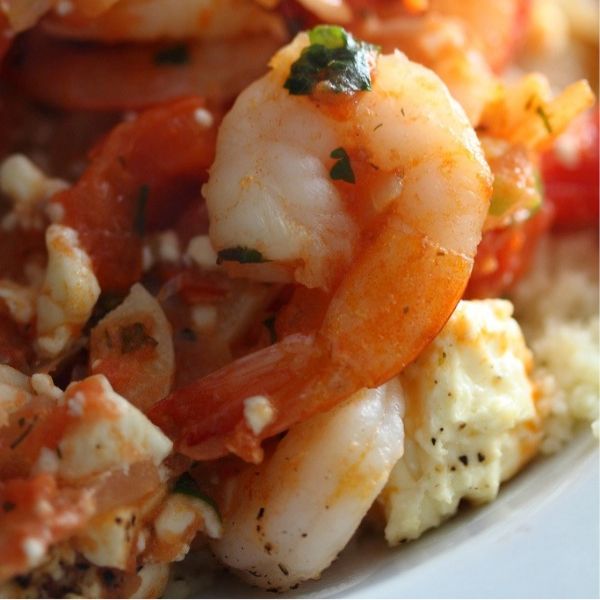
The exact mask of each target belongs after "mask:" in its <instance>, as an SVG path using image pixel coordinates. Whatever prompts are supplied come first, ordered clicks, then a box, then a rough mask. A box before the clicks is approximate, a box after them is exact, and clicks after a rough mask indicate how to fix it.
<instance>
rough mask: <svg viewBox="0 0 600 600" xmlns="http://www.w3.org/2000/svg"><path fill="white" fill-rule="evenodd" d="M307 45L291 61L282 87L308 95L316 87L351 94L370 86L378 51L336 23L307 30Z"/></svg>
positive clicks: (294, 92)
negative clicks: (297, 56) (287, 75)
mask: <svg viewBox="0 0 600 600" xmlns="http://www.w3.org/2000/svg"><path fill="white" fill-rule="evenodd" d="M308 37H309V40H310V45H309V46H307V47H306V48H304V50H302V53H301V54H300V58H298V60H296V61H295V62H294V63H293V64H292V68H291V70H290V76H289V77H288V79H287V80H286V82H285V84H284V87H285V89H287V90H289V92H290V94H292V95H307V94H310V93H312V92H313V90H314V89H315V87H317V86H319V88H323V89H324V90H326V91H330V92H335V93H344V94H350V93H353V92H360V91H368V90H370V89H371V66H372V64H373V63H374V61H375V57H376V55H377V53H378V52H379V48H378V47H377V46H373V45H372V44H367V43H366V42H362V41H360V40H356V39H354V37H353V36H352V35H351V34H350V33H348V32H347V31H345V30H344V29H343V28H342V27H338V26H336V25H318V26H317V27H315V28H314V29H312V30H311V31H310V32H309V34H308Z"/></svg>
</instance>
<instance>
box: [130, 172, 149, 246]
mask: <svg viewBox="0 0 600 600" xmlns="http://www.w3.org/2000/svg"><path fill="white" fill-rule="evenodd" d="M149 193H150V188H149V187H148V186H147V185H146V184H145V183H144V184H143V185H142V186H140V189H139V191H138V197H137V206H136V209H135V216H134V218H133V229H134V231H135V232H136V233H137V234H138V235H139V236H140V237H142V236H143V235H144V233H146V205H147V204H148V194H149Z"/></svg>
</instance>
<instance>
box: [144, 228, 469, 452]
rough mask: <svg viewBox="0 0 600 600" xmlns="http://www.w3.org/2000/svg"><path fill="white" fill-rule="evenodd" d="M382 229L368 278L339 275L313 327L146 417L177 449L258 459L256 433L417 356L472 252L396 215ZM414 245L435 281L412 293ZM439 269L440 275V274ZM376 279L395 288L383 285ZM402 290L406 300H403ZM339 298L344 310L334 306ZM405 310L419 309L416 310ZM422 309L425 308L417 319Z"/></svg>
mask: <svg viewBox="0 0 600 600" xmlns="http://www.w3.org/2000/svg"><path fill="white" fill-rule="evenodd" d="M394 230H395V232H396V233H395V234H394V233H393V231H394ZM388 231H389V232H390V233H389V234H386V235H383V236H379V237H378V238H377V240H376V241H375V242H373V247H371V248H370V251H369V252H367V253H365V257H364V258H363V259H362V260H360V261H359V262H358V264H357V265H356V268H355V271H354V273H353V274H352V277H354V276H356V277H358V278H362V277H364V276H365V275H366V273H367V272H368V273H369V274H370V277H371V278H372V285H371V286H367V287H366V288H365V286H358V287H357V286H356V285H355V284H353V282H352V281H347V282H344V283H343V284H342V285H341V286H340V288H339V289H338V290H337V293H336V294H335V296H334V298H333V300H332V303H331V305H330V308H329V310H328V311H327V315H326V317H325V322H324V325H323V328H322V329H321V330H320V331H319V333H318V334H317V335H301V334H295V335H290V336H288V337H286V338H284V339H283V340H282V341H281V342H279V343H276V344H274V345H272V346H269V347H268V348H264V349H263V350H260V351H258V352H255V353H253V354H251V355H249V356H246V357H243V358H241V359H238V360H237V361H235V362H233V363H231V364H229V365H227V366H225V367H223V368H222V369H220V370H218V371H216V372H214V373H211V374H210V375H208V376H207V377H204V378H202V379H199V380H197V381H195V382H193V383H191V384H190V385H188V386H186V387H184V388H182V389H179V390H176V391H175V392H173V393H172V394H171V395H170V396H168V397H167V398H165V399H164V400H162V401H161V402H159V403H158V404H156V405H155V406H154V407H153V408H152V409H151V410H150V413H149V416H150V419H151V420H152V421H154V423H155V424H156V425H158V426H159V427H160V428H161V429H162V430H163V431H164V432H165V433H166V434H167V435H168V436H169V437H170V438H171V439H173V440H174V443H175V445H176V447H177V449H178V451H179V452H181V453H182V454H185V455H187V456H190V457H192V458H194V459H196V460H211V459H215V458H219V457H220V456H223V455H224V454H227V453H228V452H233V453H234V454H237V455H238V456H240V457H241V458H243V459H244V460H246V461H249V462H254V463H258V462H260V461H261V460H262V456H263V455H262V450H261V448H260V442H261V440H263V439H266V438H268V437H270V436H273V435H276V434H278V433H280V432H282V431H285V430H287V429H288V428H289V427H290V426H291V425H292V424H293V423H296V422H299V421H302V420H304V419H307V418H308V417H310V416H312V415H313V414H316V413H317V412H320V411H326V410H328V409H330V408H331V407H333V406H335V405H336V404H337V403H338V402H339V401H341V400H342V399H344V398H346V397H348V396H349V395H351V394H352V393H353V392H354V391H356V390H357V389H360V388H362V387H365V384H366V387H372V388H375V387H377V386H379V385H381V384H382V383H384V382H385V381H387V380H388V379H390V378H391V377H393V376H394V375H396V374H397V373H398V372H400V371H401V370H402V369H403V368H404V367H405V366H406V365H407V364H409V363H410V362H411V361H412V360H414V359H415V358H416V356H417V355H418V354H419V352H420V351H421V350H422V349H423V348H424V347H425V346H426V345H427V344H428V343H429V342H430V341H431V340H432V339H433V338H434V337H435V335H436V334H437V333H438V331H439V329H440V328H441V327H443V325H444V324H445V322H446V320H447V315H450V314H451V313H452V308H453V307H454V306H455V304H456V303H457V302H458V300H459V299H460V297H461V295H462V293H463V290H464V284H465V282H466V281H467V280H468V275H469V273H470V270H471V267H472V260H471V259H469V258H468V257H465V256H463V255H460V254H457V253H453V252H449V251H446V250H442V249H441V248H440V247H439V246H436V245H434V244H433V243H431V242H429V241H427V240H426V239H423V236H420V235H418V234H417V233H415V232H410V231H407V228H406V226H404V225H403V224H399V225H397V227H395V228H394V227H391V228H388ZM395 236H402V237H403V238H404V239H403V243H402V244H399V243H398V240H397V239H393V238H395ZM407 241H410V243H407ZM374 246H376V247H374ZM386 249H387V250H386ZM400 249H401V250H400ZM371 251H372V252H371ZM373 255H377V256H378V257H380V258H381V260H382V261H384V262H385V261H390V263H391V264H392V265H397V272H398V277H397V278H396V279H394V280H392V281H390V280H389V278H386V277H384V275H383V273H384V272H387V273H389V264H388V266H387V267H386V269H382V271H381V273H382V274H381V275H378V274H377V273H378V270H377V269H373V264H372V261H370V260H368V257H369V256H373ZM422 255H426V256H428V257H429V258H430V259H431V264H434V265H436V273H437V276H436V284H435V285H430V286H427V285H425V284H423V285H422V289H420V290H419V293H416V291H415V293H414V294H407V290H406V289H405V287H404V286H406V281H407V280H413V279H412V277H410V275H411V273H410V271H411V269H414V268H415V267H413V265H414V264H420V262H419V261H416V260H415V259H416V257H419V256H420V257H422ZM363 271H364V272H363ZM407 272H408V273H407ZM407 274H408V277H406V275H407ZM442 274H445V277H444V278H442V279H440V276H441V275H442ZM457 274H458V276H457ZM416 279H418V278H416ZM354 283H355V282H354ZM440 285H443V288H444V289H443V293H442V290H441V289H440ZM381 286H385V288H386V289H388V290H389V289H390V287H392V288H395V287H398V288H401V289H399V290H395V289H392V291H391V292H389V293H388V294H383V295H381V293H380V292H381ZM359 290H360V293H359ZM395 291H397V292H398V293H394V292H395ZM371 295H373V296H374V298H371ZM386 298H387V299H388V301H386V300H385V299H386ZM407 298H411V302H412V303H411V304H409V303H407V302H405V301H404V300H406V299H407ZM392 299H394V300H392ZM340 305H341V306H345V307H346V310H344V311H341V310H339V306H340ZM365 305H369V306H371V307H377V308H376V312H375V313H373V312H371V313H370V314H369V315H368V317H364V314H365V313H364V310H363V307H364V306H365ZM424 306H426V307H427V310H426V311H425V310H423V307H424ZM413 314H414V315H421V317H420V318H419V319H418V320H417V319H416V317H413ZM423 314H428V315H430V318H429V319H428V320H426V322H425V323H424V322H423V317H422V315H423ZM440 315H443V317H442V318H440ZM376 323H377V326H375V324H376ZM411 323H412V325H411ZM379 331H384V332H386V335H380V334H379V333H378V332H379ZM390 332H397V334H396V335H389V333H390ZM424 332H425V335H424ZM374 338H375V339H374ZM413 338H414V339H413ZM378 340H379V342H378ZM373 343H379V346H381V347H379V348H378V349H377V351H376V352H375V353H374V354H373V355H369V354H368V353H365V352H364V349H363V345H364V344H368V345H369V346H370V347H372V345H373ZM408 348H410V351H408V350H407V349H408ZM253 396H264V397H265V398H266V399H267V400H268V402H269V404H270V406H271V409H272V411H273V418H272V420H271V421H270V422H269V423H268V424H267V425H266V426H265V427H264V428H263V429H262V430H261V431H260V432H254V431H253V430H252V429H251V427H250V425H249V424H248V422H247V420H246V418H245V414H244V406H245V405H244V401H245V400H246V399H247V398H251V397H253Z"/></svg>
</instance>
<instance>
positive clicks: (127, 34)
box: [44, 0, 284, 42]
mask: <svg viewBox="0 0 600 600" xmlns="http://www.w3.org/2000/svg"><path fill="white" fill-rule="evenodd" d="M112 4H113V5H112V6H110V7H109V8H108V10H104V11H103V12H102V13H101V14H97V15H94V16H93V17H92V18H86V17H85V15H83V14H82V13H81V11H79V10H78V3H77V1H75V2H74V3H73V10H71V11H70V12H67V14H58V13H57V12H56V11H55V12H54V13H52V14H51V15H49V16H48V18H47V19H46V20H45V21H44V25H45V27H46V29H47V30H49V31H51V32H52V33H54V34H56V35H60V36H63V37H72V38H75V39H93V40H101V41H110V42H117V41H119V42H123V41H151V40H160V39H176V40H182V39H188V38H199V39H224V38H227V39H230V38H234V37H236V36H242V35H247V34H253V33H265V32H277V33H280V34H283V33H284V28H283V24H282V22H281V19H280V18H279V16H278V15H277V14H275V13H272V12H269V11H266V10H264V9H263V8H261V7H260V6H258V4H256V3H255V2H253V1H252V0H185V1H182V2H178V3H177V10H173V4H172V1H171V0H118V1H117V2H113V3H112Z"/></svg>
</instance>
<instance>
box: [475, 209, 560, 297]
mask: <svg viewBox="0 0 600 600" xmlns="http://www.w3.org/2000/svg"><path fill="white" fill-rule="evenodd" d="M551 222H552V208H551V207H549V206H548V205H542V207H541V208H540V210H539V211H538V212H537V213H536V214H535V215H533V216H532V217H530V218H529V219H528V220H527V221H524V222H523V223H519V224H517V225H512V226H509V227H505V228H502V229H492V230H490V231H487V232H485V233H484V235H483V239H482V240H481V243H480V244H479V247H478V248H477V254H476V256H475V265H474V266H473V273H472V274H471V279H470V280H469V284H468V285H467V289H466V291H465V297H466V298H497V297H499V296H502V295H503V294H504V293H505V292H506V291H508V290H509V289H510V288H511V287H512V286H513V285H514V284H515V283H516V282H517V281H518V280H519V279H520V278H521V277H522V276H523V275H525V273H527V270H528V269H529V267H530V266H531V262H532V260H533V257H534V254H535V250H536V248H537V246H538V243H539V241H540V239H541V237H542V235H543V234H544V232H546V231H547V230H548V229H549V227H550V224H551Z"/></svg>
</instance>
